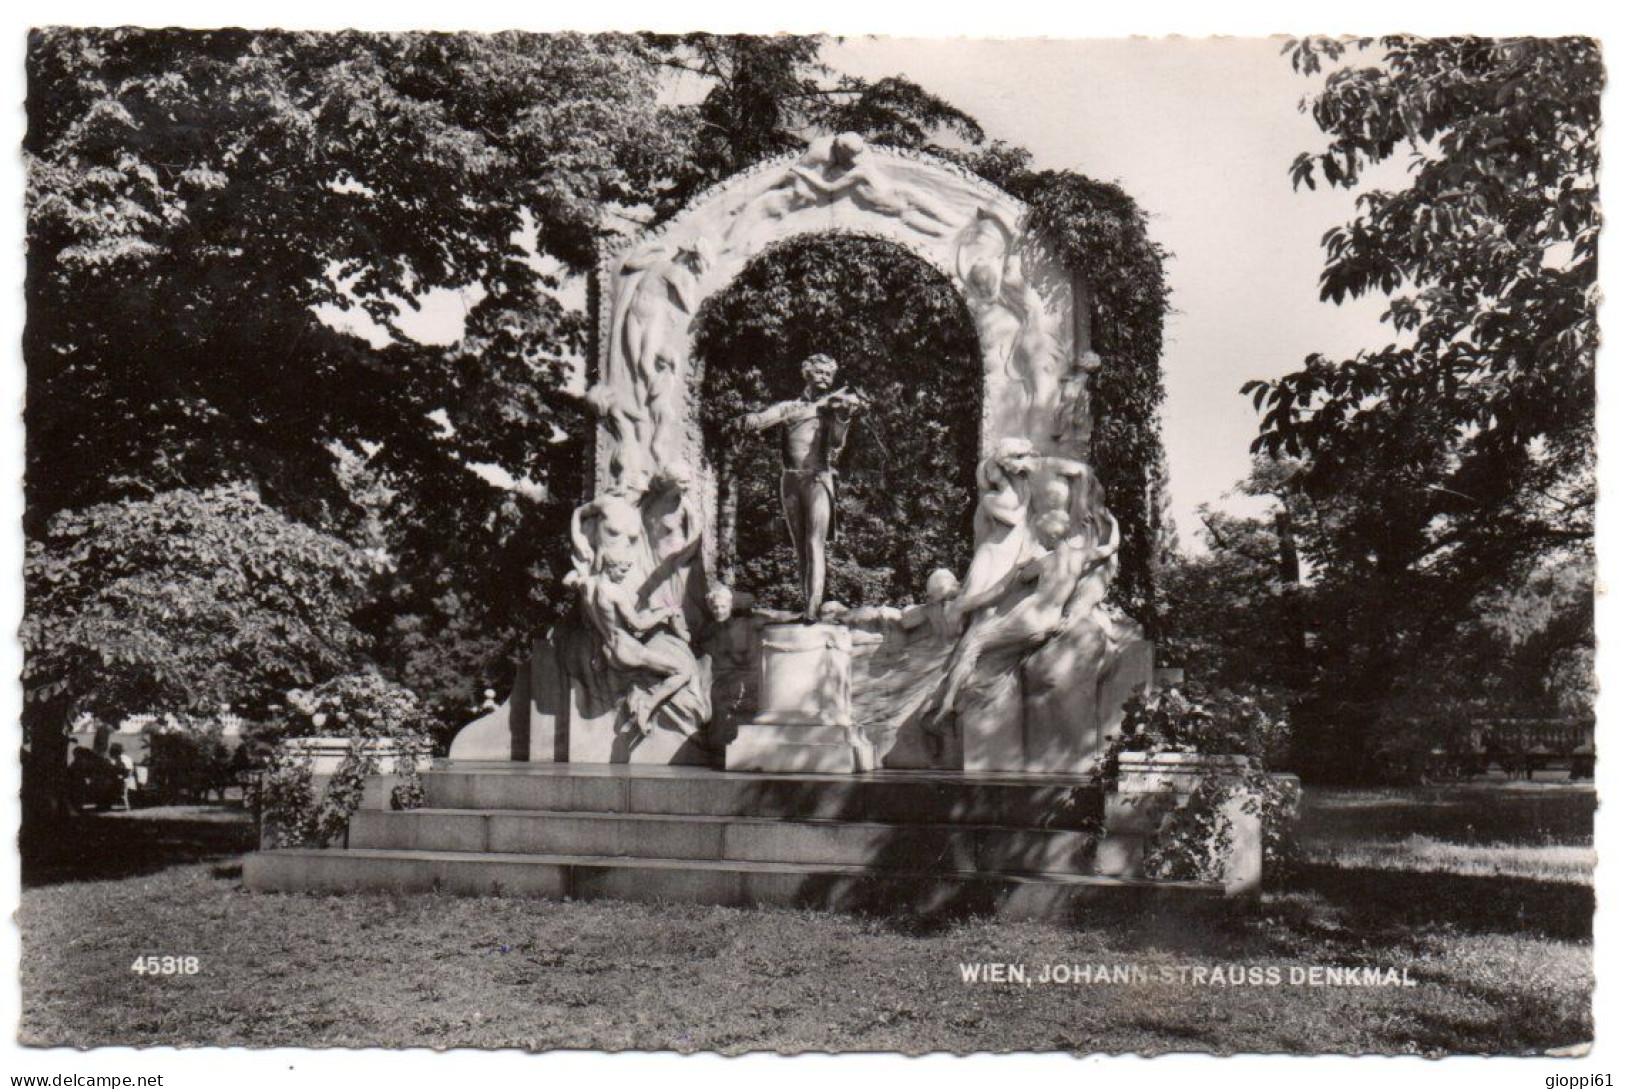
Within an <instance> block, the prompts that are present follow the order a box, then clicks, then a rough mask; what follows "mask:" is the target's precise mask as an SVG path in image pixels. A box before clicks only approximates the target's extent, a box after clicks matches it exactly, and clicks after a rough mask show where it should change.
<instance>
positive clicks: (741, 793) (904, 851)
mask: <svg viewBox="0 0 1625 1089" xmlns="http://www.w3.org/2000/svg"><path fill="white" fill-rule="evenodd" d="M424 786H425V791H426V797H427V803H428V804H427V806H426V807H425V808H422V809H415V810H407V811H385V810H363V811H361V812H358V813H357V814H356V815H355V817H354V818H353V819H352V820H351V823H350V828H349V832H348V837H347V842H346V843H345V844H344V845H343V846H342V847H333V848H328V849H288V850H277V851H263V852H259V853H257V854H253V855H250V856H249V857H248V859H247V860H246V861H245V864H244V868H243V877H244V882H245V883H246V884H247V886H248V887H249V888H251V889H254V890H256V891H266V892H271V891H280V892H292V891H332V892H340V891H366V890H378V891H396V892H420V891H434V890H439V891H444V892H449V893H456V894H462V895H471V896H488V895H505V896H532V897H549V898H564V897H569V898H572V899H588V898H593V897H607V898H613V899H625V900H645V901H674V902H686V903H705V904H725V905H731V906H739V907H747V906H755V905H768V906H778V907H811V908H822V909H833V910H860V911H878V912H921V913H930V914H936V913H953V914H960V913H976V914H998V915H1000V916H1004V917H1011V918H1048V919H1066V918H1071V917H1073V916H1074V915H1075V914H1076V913H1077V912H1079V911H1081V910H1084V909H1085V908H1087V907H1089V906H1099V905H1103V904H1110V905H1113V906H1122V907H1128V908H1131V909H1132V908H1139V907H1150V906H1152V905H1154V904H1155V905H1175V904H1177V905H1180V906H1185V907H1191V906H1202V905H1218V904H1220V903H1222V902H1223V889H1222V888H1221V887H1220V886H1218V885H1207V884H1196V883H1172V882H1148V881H1134V880H1125V879H1120V878H1113V877H1107V876H1102V875H1100V874H1098V873H1096V872H1095V870H1094V856H1095V848H1096V844H1097V842H1098V837H1099V829H1100V821H1101V815H1102V810H1103V801H1102V794H1101V791H1100V789H1099V788H1098V787H1097V786H1096V785H1094V784H1092V783H1090V782H1088V781H1087V780H1082V779H1075V778H1068V777H1061V776H1049V777H1046V776H1021V777H1017V776H1006V775H999V774H990V773H950V772H913V771H873V772H866V773H864V772H860V773H857V774H817V773H802V774H788V775H772V774H753V773H749V772H743V773H742V772H722V771H715V770H712V769H707V768H694V767H644V766H637V765H624V764H623V765H581V764H556V765H546V764H515V763H511V762H501V763H490V764H484V763H481V764H468V763H452V764H448V765H445V766H443V767H440V768H437V769H435V770H433V771H430V772H428V773H426V774H425V776H424Z"/></svg>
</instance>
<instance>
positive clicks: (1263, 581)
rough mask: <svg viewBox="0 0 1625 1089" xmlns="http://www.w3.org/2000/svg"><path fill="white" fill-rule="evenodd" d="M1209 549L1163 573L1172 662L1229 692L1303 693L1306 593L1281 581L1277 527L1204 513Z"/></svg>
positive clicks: (1165, 651) (1164, 650)
mask: <svg viewBox="0 0 1625 1089" xmlns="http://www.w3.org/2000/svg"><path fill="white" fill-rule="evenodd" d="M1200 515H1201V519H1202V523H1203V533H1202V537H1203V540H1204V543H1205V544H1206V545H1207V551H1206V552H1204V553H1201V554H1198V555H1193V556H1176V557H1174V558H1172V559H1171V560H1170V561H1169V562H1168V563H1167V564H1166V565H1165V566H1164V567H1163V568H1162V570H1161V574H1160V589H1161V591H1162V598H1163V607H1164V610H1165V615H1166V620H1165V628H1164V637H1163V641H1162V643H1161V644H1160V645H1159V647H1158V651H1159V653H1160V654H1161V655H1162V656H1163V658H1164V660H1165V661H1168V662H1170V663H1172V664H1174V665H1178V666H1180V667H1182V668H1183V669H1185V671H1186V672H1187V674H1189V675H1191V676H1193V677H1200V678H1202V679H1203V680H1205V681H1207V682H1209V683H1212V684H1216V685H1221V686H1225V687H1233V686H1238V685H1257V686H1267V687H1271V688H1275V689H1296V688H1300V687H1301V686H1302V685H1303V684H1304V683H1305V682H1306V680H1307V677H1306V676H1305V675H1304V673H1305V669H1304V667H1305V664H1306V660H1305V655H1304V629H1303V627H1302V616H1301V610H1300V607H1299V606H1300V599H1299V594H1300V588H1299V586H1298V585H1297V583H1296V581H1295V580H1294V581H1288V580H1287V579H1285V578H1283V577H1282V570H1281V568H1282V563H1281V537H1280V529H1279V526H1278V525H1277V523H1276V522H1275V521H1274V520H1272V519H1265V518H1238V517H1235V516H1234V515H1228V514H1225V513H1223V512H1222V511H1216V510H1212V509H1210V508H1208V507H1206V506H1204V507H1202V508H1201V509H1200Z"/></svg>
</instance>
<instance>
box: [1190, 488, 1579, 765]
mask: <svg viewBox="0 0 1625 1089" xmlns="http://www.w3.org/2000/svg"><path fill="white" fill-rule="evenodd" d="M1302 472H1303V467H1302V465H1301V464H1300V463H1299V462H1297V461H1294V460H1290V459H1289V460H1282V461H1272V460H1270V459H1268V458H1267V457H1260V458H1259V459H1257V460H1256V461H1255V464H1254V469H1253V472H1252V474H1251V476H1249V478H1248V479H1247V480H1246V481H1244V482H1243V483H1242V485H1241V491H1243V492H1244V493H1246V494H1250V495H1254V496H1269V497H1272V498H1273V499H1274V500H1275V505H1276V509H1275V511H1274V512H1273V513H1272V514H1269V515H1267V516H1264V517H1253V518H1242V517H1236V516H1230V515H1224V514H1219V513H1215V512H1211V511H1204V516H1205V529H1204V534H1203V539H1204V542H1205V544H1206V545H1207V551H1206V552H1205V553H1203V554H1201V555H1196V556H1185V557H1180V558H1179V559H1178V560H1177V561H1176V562H1174V563H1172V564H1170V565H1169V566H1168V567H1166V568H1165V569H1164V571H1163V583H1162V585H1163V588H1164V591H1165V594H1166V602H1167V608H1168V622H1169V628H1168V641H1167V646H1168V652H1169V653H1170V655H1172V656H1173V657H1174V660H1177V661H1179V662H1180V663H1181V664H1182V665H1184V666H1185V667H1186V669H1187V670H1188V671H1189V673H1190V674H1191V675H1192V676H1196V677H1200V678H1203V679H1204V680H1206V681H1209V682H1211V683H1215V684H1219V685H1227V686H1235V685H1244V684H1252V685H1260V686H1264V687H1266V688H1268V689H1270V690H1271V691H1273V692H1274V693H1275V694H1276V695H1277V697H1278V698H1279V699H1280V700H1282V701H1283V702H1286V703H1288V704H1290V705H1291V706H1292V708H1293V720H1294V732H1295V749H1296V756H1295V757H1294V758H1293V760H1292V761H1291V764H1292V766H1293V767H1294V769H1295V770H1299V771H1302V772H1304V773H1305V774H1310V775H1314V776H1315V777H1317V778H1332V779H1340V780H1351V779H1388V778H1393V777H1395V776H1404V775H1409V774H1412V773H1414V772H1416V771H1418V770H1420V769H1421V768H1423V767H1424V766H1425V765H1426V764H1427V763H1428V762H1429V754H1430V753H1432V754H1434V755H1438V754H1440V753H1449V752H1453V751H1455V750H1457V749H1460V748H1463V747H1467V748H1472V749H1474V750H1475V751H1477V750H1478V748H1479V747H1480V745H1481V744H1482V743H1483V742H1484V740H1485V735H1484V730H1485V726H1486V724H1487V723H1490V722H1493V721H1495V720H1500V719H1536V720H1552V719H1581V718H1584V717H1585V716H1587V715H1588V714H1589V711H1590V703H1591V698H1592V695H1593V693H1594V690H1595V680H1594V678H1593V676H1592V669H1593V663H1594V646H1593V636H1592V622H1591V621H1592V585H1593V581H1594V575H1593V568H1592V565H1591V562H1590V559H1589V556H1588V554H1587V553H1585V552H1570V551H1567V550H1559V551H1555V552H1553V553H1552V554H1550V555H1549V556H1547V557H1546V558H1544V559H1542V560H1541V561H1539V562H1537V563H1535V564H1533V565H1532V566H1530V567H1529V568H1528V569H1527V570H1525V571H1523V572H1512V573H1510V574H1509V576H1508V581H1507V582H1506V583H1505V584H1499V583H1493V582H1492V583H1489V584H1488V585H1486V586H1485V587H1484V589H1483V590H1482V591H1481V592H1480V593H1478V594H1477V595H1476V596H1474V597H1473V598H1471V599H1470V600H1469V601H1467V602H1466V603H1465V604H1464V605H1462V606H1460V607H1459V608H1456V609H1455V610H1454V611H1453V612H1451V613H1450V614H1448V615H1444V616H1433V615H1431V613H1430V607H1431V606H1433V605H1436V604H1437V603H1438V602H1439V601H1440V600H1441V598H1440V597H1438V596H1435V597H1433V598H1431V599H1423V600H1410V599H1407V598H1406V597H1405V594H1406V593H1408V592H1412V591H1415V592H1424V590H1425V587H1426V586H1427V585H1428V584H1427V582H1425V581H1424V580H1421V579H1410V578H1405V579H1397V578H1396V579H1395V580H1394V581H1393V582H1392V583H1389V582H1385V581H1384V580H1382V579H1379V578H1376V577H1372V576H1371V575H1370V574H1369V573H1367V572H1361V571H1358V570H1356V571H1353V572H1350V571H1348V570H1345V569H1339V568H1337V567H1335V566H1333V563H1334V561H1335V557H1336V551H1335V548H1334V547H1333V538H1334V537H1335V535H1337V534H1341V533H1344V532H1346V526H1347V523H1348V521H1349V520H1350V519H1351V518H1354V517H1357V516H1358V515H1359V513H1360V504H1361V503H1362V502H1363V501H1365V499H1366V497H1365V496H1364V495H1362V494H1361V493H1358V492H1356V493H1335V492H1334V493H1320V492H1308V491H1305V490H1303V489H1301V488H1300V487H1299V486H1298V482H1299V481H1300V480H1301V473H1302ZM1300 557H1301V561H1302V570H1301V572H1300V570H1299V566H1300V564H1299V560H1300ZM1300 575H1301V577H1300ZM1424 625H1425V628H1424ZM1423 630H1425V631H1426V633H1427V638H1426V641H1425V642H1421V641H1416V642H1413V640H1418V636H1417V635H1416V633H1417V632H1420V631H1423ZM1395 640H1403V641H1404V645H1405V646H1407V647H1408V652H1407V653H1405V654H1404V655H1396V654H1395V653H1394V645H1393V644H1394V641H1395Z"/></svg>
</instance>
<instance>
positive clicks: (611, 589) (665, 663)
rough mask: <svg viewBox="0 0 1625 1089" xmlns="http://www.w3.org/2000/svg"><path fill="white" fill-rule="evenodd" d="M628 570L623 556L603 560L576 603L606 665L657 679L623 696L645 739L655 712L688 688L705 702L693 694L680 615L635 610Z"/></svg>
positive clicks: (684, 722)
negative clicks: (601, 649)
mask: <svg viewBox="0 0 1625 1089" xmlns="http://www.w3.org/2000/svg"><path fill="white" fill-rule="evenodd" d="M631 571H632V563H631V561H630V559H629V558H627V557H625V556H615V557H610V558H607V559H605V560H604V562H603V564H602V568H601V570H600V571H599V572H598V574H596V575H592V576H589V577H588V578H587V579H586V580H585V581H584V582H583V583H582V585H581V601H582V606H583V611H584V612H585V614H586V617H587V620H588V622H589V623H591V625H592V628H593V631H594V633H595V634H596V635H597V636H598V638H599V640H600V645H601V646H602V648H603V651H604V656H605V658H606V659H607V660H608V662H609V664H610V665H612V666H613V667H615V668H616V669H621V670H626V671H628V672H635V671H643V672H646V673H653V674H655V675H656V676H658V677H659V678H660V680H659V682H658V683H657V684H656V685H655V686H654V687H653V688H644V687H641V686H639V685H636V684H634V685H633V686H632V688H631V689H630V690H629V691H628V692H627V694H626V711H627V714H628V716H629V717H630V718H631V720H632V722H633V724H634V725H635V726H636V728H637V731H638V732H639V733H640V734H647V733H648V732H649V729H650V725H651V722H652V720H653V717H654V715H655V712H657V711H658V710H660V708H661V707H662V706H663V705H665V704H666V702H667V701H668V700H670V699H672V698H673V697H674V696H676V695H677V694H678V693H679V692H681V691H682V690H683V689H684V688H687V687H690V686H692V687H694V690H695V691H694V694H695V696H696V697H697V698H699V699H702V700H708V699H709V697H708V696H705V695H704V694H703V693H701V692H700V691H699V687H698V686H699V683H700V675H699V674H700V671H699V666H698V663H697V662H696V661H695V659H694V652H693V651H691V650H690V649H689V647H688V631H687V629H686V627H685V626H684V624H683V613H682V610H681V609H677V608H670V607H661V608H657V609H648V610H644V609H639V608H638V606H637V602H636V600H635V599H634V597H633V593H632V590H631V588H630V587H628V586H627V585H626V580H627V576H628V575H629V574H630V573H631ZM662 629H664V630H662ZM669 717H670V719H671V721H672V723H673V724H674V725H675V726H676V727H677V729H678V730H680V731H681V732H682V733H683V734H684V735H686V736H689V737H692V736H695V735H696V734H697V733H698V729H697V727H696V725H695V724H694V723H692V722H690V721H688V719H687V718H686V717H685V716H683V715H672V716H669Z"/></svg>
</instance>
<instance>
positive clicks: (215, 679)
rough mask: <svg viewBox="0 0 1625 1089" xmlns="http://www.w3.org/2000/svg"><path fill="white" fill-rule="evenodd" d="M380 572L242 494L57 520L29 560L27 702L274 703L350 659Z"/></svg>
mask: <svg viewBox="0 0 1625 1089" xmlns="http://www.w3.org/2000/svg"><path fill="white" fill-rule="evenodd" d="M378 563H379V560H378V558H377V557H375V556H369V555H368V554H367V553H365V552H362V551H361V550H359V549H357V548H355V547H354V546H352V545H349V544H347V543H346V542H344V541H342V540H339V539H338V538H335V537H332V536H328V535H326V534H322V533H320V532H318V531H316V530H314V529H311V528H310V527H308V526H305V525H301V524H299V523H297V522H294V521H291V520H290V519H288V518H287V517H286V516H284V515H282V514H280V513H279V512H277V511H275V510H273V509H271V508H269V507H267V506H266V505H265V504H264V503H262V502H260V500H259V499H258V497H257V496H255V495H254V494H253V493H252V492H251V491H250V490H248V489H246V488H242V487H232V486H222V487H217V488H210V489H207V490H202V491H198V490H191V489H180V490H176V491H172V492H164V493H162V494H160V495H157V496H154V497H153V498H151V499H123V500H117V501H115V502H111V503H100V504H95V505H93V506H90V507H86V508H83V509H80V510H72V511H63V512H60V513H59V514H57V515H56V516H54V517H53V518H52V519H51V521H50V523H49V525H48V526H47V529H46V532H45V534H44V535H43V536H42V537H40V538H38V539H36V540H33V541H30V542H29V544H28V551H27V556H26V559H25V561H24V580H25V581H24V585H25V589H26V591H27V595H28V599H27V610H26V613H25V616H24V619H23V627H22V635H23V650H24V655H25V657H24V669H23V681H24V687H25V690H26V698H27V702H28V704H30V705H40V704H48V705H60V704H62V703H64V702H66V704H67V705H68V711H69V714H70V715H72V714H77V713H79V712H89V713H91V714H95V715H99V716H105V717H108V718H114V719H116V718H118V717H121V716H122V715H124V714H128V713H130V712H132V711H136V710H145V709H152V708H163V709H169V708H174V709H177V710H183V711H185V710H198V711H201V710H206V709H213V708H215V707H218V706H219V705H220V704H221V703H233V704H240V705H245V706H249V707H253V706H255V705H256V704H261V705H263V704H265V703H268V702H275V701H276V700H277V699H278V698H279V697H280V696H281V695H282V694H283V693H285V692H286V691H287V690H288V689H290V688H293V687H295V686H298V685H306V684H310V683H313V681H315V680H317V679H320V678H323V677H325V676H326V675H327V674H328V673H330V672H333V671H335V670H340V669H343V668H345V667H346V666H348V665H349V664H350V663H351V662H352V661H353V660H354V658H355V655H356V654H357V652H358V651H360V650H361V649H362V647H363V646H364V643H365V639H364V636H363V635H362V633H361V632H360V631H359V630H358V629H357V628H356V627H355V625H354V624H353V623H352V619H351V618H352V614H353V613H354V611H355V610H356V608H357V607H358V605H359V604H360V601H361V595H362V592H363V591H364V590H365V588H366V587H367V584H368V581H369V579H370V576H371V575H372V573H373V571H374V570H375V569H376V567H377V565H378ZM63 721H66V719H63Z"/></svg>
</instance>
